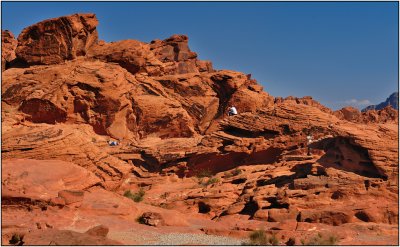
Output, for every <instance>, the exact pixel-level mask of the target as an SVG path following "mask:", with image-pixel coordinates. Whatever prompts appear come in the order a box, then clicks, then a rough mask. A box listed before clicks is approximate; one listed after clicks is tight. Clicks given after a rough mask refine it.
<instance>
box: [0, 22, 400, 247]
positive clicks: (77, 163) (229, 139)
mask: <svg viewBox="0 0 400 247" xmlns="http://www.w3.org/2000/svg"><path fill="white" fill-rule="evenodd" d="M96 26H97V19H96V17H95V15H93V14H75V15H71V16H67V17H60V18H55V19H51V20H46V21H43V22H40V23H38V24H35V25H32V26H31V27H28V28H26V29H24V31H23V32H22V33H21V34H20V35H19V38H18V47H17V50H16V53H17V57H18V59H20V60H22V61H25V63H26V64H25V66H19V65H18V66H17V64H16V63H8V65H7V66H9V67H8V68H7V69H6V70H5V71H4V72H3V73H2V159H3V165H2V201H3V203H2V213H3V215H2V228H3V230H4V231H3V232H2V235H3V244H10V243H11V242H12V241H11V242H9V241H10V240H12V238H13V236H15V237H14V238H15V239H14V240H15V241H17V237H16V236H17V235H18V236H24V237H23V239H22V241H26V243H31V244H45V245H47V244H63V245H68V244H81V243H83V242H86V243H90V244H118V243H122V244H130V245H141V244H152V243H158V242H157V241H156V240H155V238H157V237H159V236H166V235H165V234H168V233H173V232H181V233H196V234H204V236H206V234H216V235H224V236H230V237H238V238H245V237H247V236H248V234H249V232H251V231H253V230H257V229H260V228H263V229H265V230H266V231H267V232H268V233H276V234H278V235H277V236H278V237H279V239H280V240H279V241H280V243H281V244H284V243H293V242H294V243H300V240H301V239H303V240H304V239H312V238H313V236H316V235H317V233H322V234H328V235H329V234H332V233H334V234H336V235H335V236H336V237H337V238H338V241H339V242H338V243H339V244H359V243H363V244H390V245H394V244H398V243H397V242H396V241H398V239H397V236H398V179H397V178H398V119H397V118H398V111H397V110H394V109H393V108H390V107H387V108H384V109H382V110H379V111H374V110H371V111H367V112H362V113H361V112H359V111H358V110H357V109H353V108H344V109H342V110H340V111H335V112H333V111H332V110H330V109H329V108H327V107H325V106H323V105H321V104H320V103H319V102H317V101H315V100H313V99H312V98H311V97H303V98H296V97H287V98H285V99H282V98H274V97H272V96H270V95H269V94H268V93H266V92H265V91H264V89H263V87H262V86H260V85H259V84H258V83H257V81H256V80H254V79H252V78H251V75H246V74H244V73H241V72H236V71H229V70H218V71H217V70H214V69H213V68H212V66H211V63H210V62H208V61H200V60H198V58H197V54H196V53H195V52H193V51H191V50H190V49H189V45H188V44H189V42H188V37H187V36H185V35H172V36H171V37H170V38H167V39H164V40H154V41H152V42H150V43H144V42H140V41H136V40H124V41H118V42H111V43H106V42H104V41H98V40H97V31H96ZM7 39H10V40H11V41H6V40H7ZM2 41H3V43H2V46H3V47H5V46H7V44H12V42H13V41H12V36H11V34H10V35H9V36H7V35H3V40H2ZM44 47H47V48H46V49H44ZM7 49H8V48H7ZM12 49H13V48H12V47H11V48H10V49H8V50H9V51H10V54H11V55H7V56H8V57H7V58H5V57H3V58H4V59H15V58H14V57H13V56H12ZM3 58H2V60H3ZM7 61H9V60H7ZM266 90H267V91H268V88H267V89H266ZM231 105H234V106H235V107H236V108H237V109H238V112H239V114H238V115H235V116H231V117H228V116H227V110H228V107H229V106H231ZM308 135H310V136H312V140H311V143H308V142H307V136H308ZM111 140H114V141H118V145H117V146H110V145H109V141H111ZM128 192H129V193H128ZM124 195H125V196H124ZM141 220H142V221H141ZM141 223H144V224H141ZM150 232H151V234H150ZM377 233H379V237H378V236H377ZM41 234H46V237H44V238H43V237H40V236H41ZM152 234H153V235H152ZM66 236H69V237H66ZM72 237H74V238H76V241H75V242H71V239H68V238H72ZM290 238H294V239H292V240H290V241H289V239H290ZM18 241H19V242H16V243H17V244H18V243H21V238H19V240H18ZM113 241H117V242H113ZM185 243H186V242H185ZM185 243H182V244H185ZM204 243H205V242H202V241H200V242H198V243H197V244H204ZM11 244H12V243H11Z"/></svg>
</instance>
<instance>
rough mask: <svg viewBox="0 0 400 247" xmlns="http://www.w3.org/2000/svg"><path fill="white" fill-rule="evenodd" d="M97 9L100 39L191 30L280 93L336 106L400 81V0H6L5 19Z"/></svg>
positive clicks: (204, 47)
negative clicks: (149, 0) (197, 0)
mask: <svg viewBox="0 0 400 247" xmlns="http://www.w3.org/2000/svg"><path fill="white" fill-rule="evenodd" d="M89 12H90V13H95V14H96V15H97V18H98V19H99V22H100V24H99V26H98V32H99V37H100V39H103V40H105V41H107V42H109V41H117V40H123V39H136V40H140V41H144V42H150V41H151V40H153V39H165V38H168V37H170V36H171V35H172V34H186V35H188V36H189V46H190V48H191V49H192V50H193V51H195V52H197V53H198V54H199V58H200V59H204V60H211V61H212V62H213V65H214V68H216V69H229V70H236V71H241V72H244V73H246V74H247V73H250V74H252V77H253V78H254V79H256V80H257V81H258V82H259V83H260V84H262V85H263V86H264V90H265V91H266V92H268V93H270V94H271V95H273V96H282V97H286V96H289V95H293V96H297V97H302V96H306V95H310V96H312V97H313V98H314V99H316V100H318V101H319V102H321V103H322V104H324V105H326V106H328V107H330V108H332V109H334V110H336V109H339V108H341V107H343V106H345V105H352V106H355V107H358V108H360V109H361V108H363V107H365V106H366V105H368V104H377V103H380V102H382V101H384V100H385V99H386V98H387V97H388V96H389V95H390V94H391V93H393V92H395V91H397V90H398V2H297V3H296V2H4V1H3V2H2V29H8V30H11V31H12V32H13V33H14V35H16V36H18V34H19V33H20V32H21V30H22V29H23V28H24V27H27V26H29V25H32V24H34V23H36V22H39V21H41V20H44V19H48V18H53V17H58V16H62V15H68V14H73V13H89Z"/></svg>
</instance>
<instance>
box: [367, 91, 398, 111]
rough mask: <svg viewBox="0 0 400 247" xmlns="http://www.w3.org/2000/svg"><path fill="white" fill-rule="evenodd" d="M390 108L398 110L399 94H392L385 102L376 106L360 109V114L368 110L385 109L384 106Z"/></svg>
mask: <svg viewBox="0 0 400 247" xmlns="http://www.w3.org/2000/svg"><path fill="white" fill-rule="evenodd" d="M388 105H390V106H392V107H393V108H394V109H396V110H399V92H394V93H392V94H391V95H390V96H389V97H388V98H387V99H386V100H385V102H382V103H380V104H378V105H370V106H367V107H365V108H364V109H362V110H361V111H362V112H365V111H368V110H380V109H383V108H385V107H386V106H388Z"/></svg>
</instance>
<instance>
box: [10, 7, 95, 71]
mask: <svg viewBox="0 0 400 247" xmlns="http://www.w3.org/2000/svg"><path fill="white" fill-rule="evenodd" d="M97 24H98V21H97V18H96V16H95V15H94V14H75V15H70V16H64V17H59V18H54V19H49V20H45V21H42V22H39V23H37V24H35V25H32V26H30V27H27V28H25V29H24V30H22V32H21V34H20V35H19V36H18V47H17V49H16V54H17V57H18V58H21V59H22V60H24V61H25V62H27V63H28V64H30V65H34V64H57V63H62V62H64V61H65V60H71V59H74V58H76V57H78V56H84V55H85V54H86V52H87V50H88V48H89V47H90V46H91V45H93V44H94V43H96V42H97V30H96V26H97Z"/></svg>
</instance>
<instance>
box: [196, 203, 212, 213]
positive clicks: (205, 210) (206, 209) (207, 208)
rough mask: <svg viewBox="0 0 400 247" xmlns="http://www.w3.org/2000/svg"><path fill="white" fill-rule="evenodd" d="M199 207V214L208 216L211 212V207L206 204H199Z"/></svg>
mask: <svg viewBox="0 0 400 247" xmlns="http://www.w3.org/2000/svg"><path fill="white" fill-rule="evenodd" d="M198 206H199V213H201V214H206V213H208V212H210V211H211V207H210V205H207V204H206V203H204V202H199V204H198Z"/></svg>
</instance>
